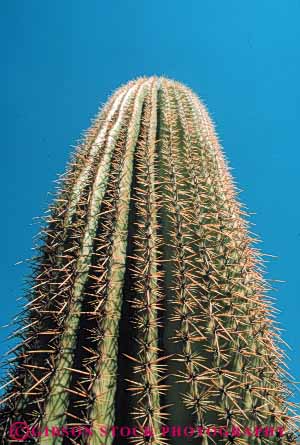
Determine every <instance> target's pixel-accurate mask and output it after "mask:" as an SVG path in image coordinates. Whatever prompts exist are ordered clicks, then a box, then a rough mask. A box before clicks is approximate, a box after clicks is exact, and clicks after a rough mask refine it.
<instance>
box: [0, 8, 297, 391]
mask: <svg viewBox="0 0 300 445" xmlns="http://www.w3.org/2000/svg"><path fill="white" fill-rule="evenodd" d="M0 8H1V18H0V21H1V22H2V23H0V25H1V26H0V33H1V39H0V41H1V46H2V52H1V60H2V68H1V71H0V78H1V79H0V80H1V81H0V88H1V90H2V91H1V104H2V107H1V123H2V129H1V145H2V150H1V167H0V168H1V174H0V181H1V185H0V194H1V219H0V225H1V228H0V238H1V240H0V244H1V246H2V255H1V260H0V261H1V269H0V271H1V284H2V286H1V287H2V289H1V297H0V298H1V299H0V302H1V306H0V307H1V310H0V324H1V325H4V324H6V323H7V322H9V321H10V320H11V319H12V317H13V316H14V315H15V314H16V313H17V312H18V310H19V309H20V308H21V304H23V303H22V302H17V301H16V299H17V297H18V296H20V295H22V289H23V287H24V277H25V274H26V273H27V272H28V269H27V268H26V265H24V264H23V265H18V266H14V264H15V263H16V262H17V261H19V260H22V259H25V258H28V257H30V256H31V255H32V250H31V247H32V245H33V242H32V237H33V236H34V235H35V234H36V233H37V231H38V226H37V225H36V224H33V218H34V217H37V216H40V215H42V214H43V212H44V210H45V209H46V207H47V203H49V200H50V199H51V196H49V195H48V194H47V193H48V192H49V191H51V190H53V189H54V183H53V181H54V179H55V178H56V177H57V174H59V173H62V172H63V171H64V168H65V164H66V162H67V160H68V158H69V155H70V152H71V150H72V145H73V146H74V145H75V144H76V141H77V140H78V138H79V137H80V134H81V133H82V131H83V130H85V129H86V128H87V127H88V126H89V125H90V120H91V118H92V117H93V116H94V115H95V113H96V112H97V109H98V107H99V106H100V105H101V104H102V103H104V102H105V101H106V99H107V97H108V95H109V94H111V92H112V91H113V90H114V89H115V88H117V87H118V86H119V85H120V84H122V83H124V82H127V81H128V80H130V79H132V78H135V77H137V76H140V75H152V74H157V75H165V76H168V77H171V78H175V79H176V80H178V81H181V82H183V83H186V84H187V85H188V86H190V87H191V88H192V89H193V90H194V91H195V92H196V93H197V94H198V95H200V97H201V98H202V100H203V101H204V103H205V104H206V105H207V107H208V110H209V111H210V113H211V116H212V118H213V120H214V122H215V124H216V126H217V131H218V135H219V137H220V140H221V142H222V144H223V146H224V150H225V152H226V155H227V157H228V158H229V160H230V165H231V166H232V167H233V174H234V176H235V179H236V180H237V182H238V185H239V187H240V188H241V189H242V190H244V191H243V192H242V193H241V195H240V198H241V200H242V201H243V202H244V203H245V204H246V205H247V207H248V209H249V211H250V212H255V214H254V215H253V216H252V218H251V221H252V222H253V223H254V224H255V226H254V227H253V230H254V232H255V233H258V235H259V236H260V237H261V238H262V239H263V243H261V245H260V247H261V249H263V251H264V252H266V253H269V254H272V255H276V256H277V257H278V258H276V259H271V262H270V263H269V264H268V272H269V273H268V278H272V279H278V280H284V281H285V283H282V284H276V287H277V291H276V292H274V294H273V296H274V297H275V298H276V306H277V307H278V308H279V309H280V311H281V312H280V313H279V315H278V316H277V320H278V321H279V322H280V324H281V327H282V328H283V329H284V331H283V338H284V339H285V340H286V341H287V342H288V343H289V345H290V346H291V348H292V350H291V351H290V352H289V356H290V361H289V367H290V370H291V373H292V374H293V375H294V376H295V378H296V380H298V381H299V380H300V359H299V358H300V357H299V356H300V345H299V340H298V339H297V337H298V338H299V335H298V327H299V313H300V310H299V309H300V299H299V296H298V295H297V294H298V289H299V287H300V282H299V281H300V273H299V265H298V263H299V261H298V254H297V252H299V250H300V245H299V244H300V223H299V222H300V211H299V197H298V193H299V165H298V164H299V161H300V150H299V135H298V132H299V128H300V122H299V120H300V117H299V116H300V113H299V106H300V97H299V96H300V83H299V77H300V76H299V75H300V58H299V43H300V29H299V18H300V2H299V0H289V1H288V2H284V1H279V0H252V1H251V2H241V1H240V0H226V1H223V0H219V1H216V0H215V1H204V0H202V1H201V0H190V1H188V2H187V1H185V2H182V1H180V0H164V1H162V0H151V1H146V0H139V1H137V0H129V1H118V0H112V1H109V2H102V1H99V0H89V1H88V2H86V1H80V0H64V1H61V0H51V1H50V0H48V1H43V2H42V1H38V0H26V1H20V0H6V1H5V0H3V1H2V2H1V6H0ZM297 202H298V204H297ZM9 332H10V329H9V328H1V329H0V354H2V353H3V352H4V351H6V350H7V348H8V344H7V343H6V342H4V338H5V337H6V336H7V335H8V333H9ZM297 399H298V400H300V397H299V395H298V396H297Z"/></svg>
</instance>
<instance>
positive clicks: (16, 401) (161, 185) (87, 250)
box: [0, 77, 297, 445]
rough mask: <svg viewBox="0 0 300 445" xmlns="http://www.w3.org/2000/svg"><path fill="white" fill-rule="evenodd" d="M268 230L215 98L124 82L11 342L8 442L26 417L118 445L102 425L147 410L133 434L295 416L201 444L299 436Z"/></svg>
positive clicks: (75, 182) (47, 232)
mask: <svg viewBox="0 0 300 445" xmlns="http://www.w3.org/2000/svg"><path fill="white" fill-rule="evenodd" d="M256 242H257V239H256V238H255V237H254V236H253V235H252V233H251V232H250V229H249V223H248V215H247V211H246V210H245V208H244V206H243V205H242V204H241V203H240V202H239V200H238V198H237V188H236V186H235V183H234V181H233V179H232V176H231V173H230V168H229V166H228V162H227V160H226V159H225V156H224V154H223V150H222V148H221V146H220V144H219V142H218V138H217V135H216V132H215V129H214V126H213V124H212V121H211V119H210V117H209V115H208V112H207V110H206V108H205V106H204V105H203V103H202V102H201V101H200V100H199V98H198V97H197V96H196V95H195V94H194V93H193V92H192V91H191V90H190V89H189V88H187V87H186V86H184V85H182V84H180V83H178V82H176V81H172V80H169V79H166V78H158V77H150V78H139V79H137V80H134V81H131V82H129V83H128V84H126V85H124V86H122V87H121V88H119V89H118V90H117V91H116V92H115V93H114V94H113V95H112V97H111V98H110V99H109V100H108V102H107V104H106V105H105V106H104V107H103V109H102V110H100V112H99V113H98V115H97V116H96V118H95V119H94V121H93V123H92V126H91V128H90V130H88V132H87V134H86V136H85V138H84V141H83V143H82V144H80V145H79V147H78V148H77V149H76V150H75V153H74V155H73V157H72V159H71V161H70V162H69V164H68V166H67V170H66V173H65V174H64V175H63V176H62V177H61V178H60V180H59V188H58V191H57V195H56V197H55V199H54V201H53V203H52V205H51V206H50V208H49V212H48V214H47V216H46V217H45V224H44V226H43V228H42V231H41V235H40V242H39V244H38V246H37V256H36V257H35V258H34V261H33V266H32V269H33V270H32V278H31V283H32V287H31V289H30V291H29V295H28V302H27V304H26V305H25V307H24V310H22V312H21V314H20V316H21V322H19V325H18V327H17V330H16V331H15V332H14V334H13V336H15V337H17V338H19V340H20V341H19V343H18V344H17V345H16V346H14V348H13V349H12V350H10V351H9V352H8V356H9V357H10V356H11V358H9V359H8V361H7V368H8V369H7V376H6V378H5V380H4V386H5V389H4V394H3V398H2V400H1V404H0V414H1V420H0V427H1V431H2V433H1V434H2V442H1V443H7V441H8V440H9V426H10V424H11V423H13V422H14V421H17V420H19V421H26V422H27V423H28V425H30V426H32V427H33V426H36V427H39V428H41V429H42V430H44V429H45V428H46V427H48V428H49V429H50V428H51V427H53V426H62V425H69V426H83V425H86V426H87V425H90V426H91V427H93V430H94V434H93V435H92V437H91V438H90V439H89V440H90V442H89V443H90V445H96V444H99V443H101V444H105V445H116V443H117V442H116V440H117V439H114V437H113V436H112V435H111V434H107V435H106V436H104V437H103V435H101V434H100V432H99V427H100V426H101V425H106V426H108V427H109V426H113V425H128V426H135V427H136V436H135V437H132V438H122V441H123V442H125V443H132V442H133V443H135V444H136V445H146V444H151V445H163V444H166V443H171V444H174V445H177V444H180V443H182V441H183V440H187V439H186V438H182V437H172V438H170V437H165V436H164V434H162V432H161V428H162V426H163V425H166V424H171V425H193V426H195V427H196V426H202V427H203V428H208V427H209V426H211V427H212V426H214V425H215V426H219V427H221V426H223V427H224V428H227V429H230V428H232V427H233V426H237V427H240V428H241V430H243V429H245V427H248V428H252V429H254V428H255V427H256V426H260V425H263V426H270V427H271V426H272V427H274V428H278V427H282V428H284V430H285V434H284V435H283V437H281V438H280V437H274V438H265V437H263V436H261V437H259V438H247V440H246V439H245V437H232V436H230V435H229V436H228V437H218V438H213V437H207V436H206V437H203V438H202V439H201V441H200V442H199V438H196V436H195V437H190V438H188V443H191V444H193V445H194V444H196V443H197V444H199V443H202V444H203V445H206V444H208V443H224V444H225V443H236V444H241V445H244V444H245V443H250V444H265V443H266V444H269V443H278V444H285V443H290V442H293V441H294V440H295V435H294V431H295V429H296V419H297V416H296V406H295V404H293V403H292V402H289V396H290V395H291V391H290V388H289V382H290V379H291V377H290V375H289V373H288V370H287V367H286V354H285V352H284V351H283V348H282V346H281V344H282V343H283V341H282V340H281V337H280V329H279V328H278V326H277V323H276V318H275V316H274V314H275V312H276V308H274V306H273V302H272V300H271V299H270V298H269V297H268V292H269V291H270V290H271V287H270V285H269V283H268V282H267V281H266V280H265V279H264V261H263V256H262V254H261V253H260V251H259V250H258V249H257V248H256V247H255V243H256ZM145 427H149V428H150V429H151V430H152V431H153V435H152V436H150V437H148V436H146V435H145V434H144V428H145ZM83 441H84V439H83V438H77V439H75V438H71V437H68V438H67V437H59V436H57V437H53V438H52V443H53V444H54V445H67V444H69V443H72V444H81V443H84V442H83ZM28 443H39V444H40V445H46V444H48V443H49V438H48V437H47V436H43V435H42V436H41V437H40V438H36V439H34V438H29V439H28Z"/></svg>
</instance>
